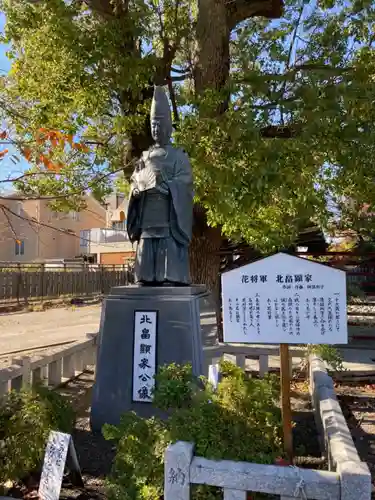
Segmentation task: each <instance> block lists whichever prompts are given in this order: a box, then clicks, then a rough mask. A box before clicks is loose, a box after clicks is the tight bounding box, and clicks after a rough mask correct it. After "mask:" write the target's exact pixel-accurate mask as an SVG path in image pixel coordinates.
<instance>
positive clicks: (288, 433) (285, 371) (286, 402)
mask: <svg viewBox="0 0 375 500" xmlns="http://www.w3.org/2000/svg"><path fill="white" fill-rule="evenodd" d="M289 363H290V359H289V346H288V344H280V378H281V384H280V385H281V414H282V418H283V434H284V451H285V453H286V455H287V457H288V460H289V463H290V465H292V464H293V434H292V410H291V407H290V364H289Z"/></svg>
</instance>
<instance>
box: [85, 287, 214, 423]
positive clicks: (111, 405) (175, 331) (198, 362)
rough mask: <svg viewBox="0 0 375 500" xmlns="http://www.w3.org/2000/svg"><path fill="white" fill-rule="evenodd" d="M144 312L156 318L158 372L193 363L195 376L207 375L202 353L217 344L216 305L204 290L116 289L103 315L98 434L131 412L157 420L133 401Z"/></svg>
mask: <svg viewBox="0 0 375 500" xmlns="http://www.w3.org/2000/svg"><path fill="white" fill-rule="evenodd" d="M142 311H143V312H144V311H153V312H154V313H155V312H156V314H157V327H156V342H155V352H156V356H155V364H156V370H157V367H158V366H162V365H164V364H170V363H173V362H174V363H178V364H184V363H191V364H192V367H193V372H194V373H195V374H196V375H202V374H203V372H204V354H203V347H204V346H214V345H216V344H217V331H216V320H215V308H214V303H213V301H212V299H211V297H210V294H209V293H208V292H207V290H206V287H205V286H201V285H198V286H190V287H138V286H124V287H114V288H112V290H111V293H110V294H109V296H108V297H107V298H106V300H105V302H104V304H103V309H102V317H101V325H100V332H99V342H98V355H97V368H96V380H95V385H94V388H93V398H92V407H91V427H92V429H93V431H100V430H101V428H102V426H103V424H104V423H110V424H118V423H119V420H120V416H121V414H122V413H124V412H126V411H130V410H133V411H135V412H136V413H137V414H138V415H140V416H142V417H150V416H152V415H158V411H157V410H156V409H155V408H154V406H153V404H152V403H150V402H135V401H133V361H134V359H133V358H134V342H135V335H134V330H135V328H136V325H135V321H138V320H135V318H136V315H139V314H141V313H142ZM138 318H139V316H138ZM143 326H145V325H143ZM146 326H147V325H146Z"/></svg>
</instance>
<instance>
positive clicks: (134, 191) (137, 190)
mask: <svg viewBox="0 0 375 500" xmlns="http://www.w3.org/2000/svg"><path fill="white" fill-rule="evenodd" d="M132 194H133V196H135V197H136V198H137V197H138V196H139V195H140V194H141V193H140V192H139V189H137V188H134V189H133V193H132Z"/></svg>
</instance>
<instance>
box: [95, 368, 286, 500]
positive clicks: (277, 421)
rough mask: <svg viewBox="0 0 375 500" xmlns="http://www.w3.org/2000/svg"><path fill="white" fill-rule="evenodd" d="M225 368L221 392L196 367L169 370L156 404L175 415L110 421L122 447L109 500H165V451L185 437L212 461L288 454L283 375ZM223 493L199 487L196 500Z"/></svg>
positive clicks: (112, 436)
mask: <svg viewBox="0 0 375 500" xmlns="http://www.w3.org/2000/svg"><path fill="white" fill-rule="evenodd" d="M221 371H222V373H223V375H224V376H223V379H222V381H221V382H220V383H219V385H218V388H217V390H216V391H214V390H213V388H212V386H211V385H210V384H209V383H208V382H207V380H205V379H203V378H201V379H196V378H195V377H194V376H193V374H192V370H191V367H190V366H189V365H186V366H178V365H175V364H173V365H169V366H165V367H162V368H161V369H160V371H159V373H158V375H157V376H156V389H155V392H154V405H157V406H158V407H159V408H160V409H163V410H164V411H168V414H169V418H168V419H166V420H164V421H162V420H159V419H157V418H151V419H143V418H141V417H138V416H137V415H136V414H135V413H133V412H131V413H127V414H125V415H123V416H122V418H121V423H120V425H119V426H110V425H105V426H104V428H103V433H104V436H105V438H106V439H108V440H114V441H115V443H116V445H117V454H116V459H115V463H114V466H113V469H112V473H111V477H110V478H109V480H108V495H109V498H110V499H113V500H114V499H116V500H160V498H161V497H162V495H163V482H164V463H163V462H164V451H165V448H166V447H167V446H168V444H170V443H173V442H176V441H179V440H182V441H188V442H193V443H194V444H195V454H196V455H199V456H203V457H206V458H212V459H228V460H245V461H252V462H258V463H274V461H275V458H276V457H278V456H280V455H282V440H281V415H280V409H279V408H278V405H277V403H276V401H277V399H278V396H279V392H278V389H279V387H278V381H277V379H276V377H268V378H266V379H253V378H248V377H247V376H246V375H245V373H244V372H243V370H241V369H240V368H238V367H235V366H234V365H232V364H231V363H228V362H225V363H222V369H221ZM219 495H221V491H220V489H218V488H212V487H208V486H196V487H194V488H193V489H192V498H193V499H194V500H201V499H202V500H203V498H206V499H210V498H212V499H216V498H219ZM254 498H256V497H255V496H254ZM259 498H260V497H259Z"/></svg>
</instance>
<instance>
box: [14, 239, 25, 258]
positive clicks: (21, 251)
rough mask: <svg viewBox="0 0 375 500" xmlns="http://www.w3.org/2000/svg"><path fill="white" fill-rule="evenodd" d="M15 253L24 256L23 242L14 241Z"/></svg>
mask: <svg viewBox="0 0 375 500" xmlns="http://www.w3.org/2000/svg"><path fill="white" fill-rule="evenodd" d="M15 253H16V255H24V254H25V240H16V241H15Z"/></svg>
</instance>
